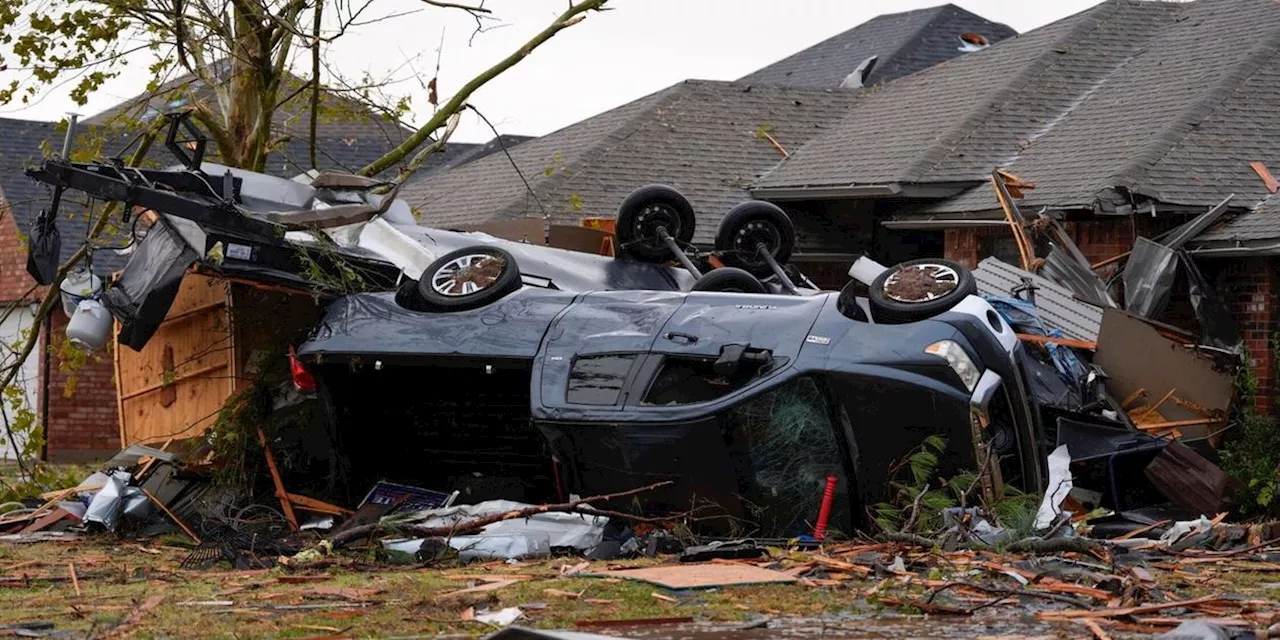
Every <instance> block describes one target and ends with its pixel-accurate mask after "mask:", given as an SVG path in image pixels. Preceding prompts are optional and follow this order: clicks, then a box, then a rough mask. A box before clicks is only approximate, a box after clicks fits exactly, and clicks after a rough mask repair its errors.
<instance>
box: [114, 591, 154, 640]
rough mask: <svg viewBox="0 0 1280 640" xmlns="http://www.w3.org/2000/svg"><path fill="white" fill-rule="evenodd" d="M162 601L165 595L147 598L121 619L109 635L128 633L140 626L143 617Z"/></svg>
mask: <svg viewBox="0 0 1280 640" xmlns="http://www.w3.org/2000/svg"><path fill="white" fill-rule="evenodd" d="M162 602H164V596H151V597H150V598H147V599H146V600H145V601H143V603H142V604H140V605H138V606H137V607H135V608H134V609H133V611H131V612H129V615H127V616H125V618H124V620H121V621H120V624H118V625H116V626H115V628H114V629H112V630H111V631H110V632H109V633H107V637H109V638H110V637H114V636H119V635H124V634H126V633H128V632H129V631H131V630H132V629H133V628H134V627H136V626H138V623H139V622H142V619H143V618H144V617H146V615H147V612H149V611H151V610H152V609H155V608H156V607H158V606H160V603H162Z"/></svg>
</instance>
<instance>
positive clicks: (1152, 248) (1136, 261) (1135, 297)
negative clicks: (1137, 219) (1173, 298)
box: [1124, 238, 1178, 318]
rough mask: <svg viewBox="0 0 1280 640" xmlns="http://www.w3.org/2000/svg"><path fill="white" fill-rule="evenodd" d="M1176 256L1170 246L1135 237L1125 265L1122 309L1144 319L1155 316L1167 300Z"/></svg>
mask: <svg viewBox="0 0 1280 640" xmlns="http://www.w3.org/2000/svg"><path fill="white" fill-rule="evenodd" d="M1177 272H1178V255H1177V253H1175V252H1174V250H1173V249H1170V248H1169V247H1166V246H1164V245H1162V244H1159V243H1157V242H1155V241H1153V240H1149V239H1147V238H1138V240H1137V242H1135V243H1134V245H1133V253H1132V254H1130V255H1129V263H1128V264H1126V265H1125V267H1124V302H1125V305H1124V308H1125V310H1126V311H1128V312H1129V313H1133V314H1136V315H1139V316H1142V317H1144V318H1154V317H1156V316H1157V315H1158V314H1159V313H1160V312H1161V311H1162V310H1164V305H1165V304H1166V303H1167V302H1168V301H1169V292H1170V291H1171V290H1173V278H1174V276H1175V275H1177Z"/></svg>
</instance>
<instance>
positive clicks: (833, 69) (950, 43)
mask: <svg viewBox="0 0 1280 640" xmlns="http://www.w3.org/2000/svg"><path fill="white" fill-rule="evenodd" d="M966 34H972V35H970V36H969V39H970V40H974V39H977V40H980V41H986V42H987V43H989V44H990V43H995V42H999V41H1001V40H1004V39H1005V38H1010V37H1013V36H1016V35H1018V32H1017V31H1014V30H1013V29H1012V28H1010V27H1008V26H1006V25H1003V24H1000V23H998V22H992V21H990V20H987V19H986V18H983V17H982V16H979V15H975V14H972V13H970V12H968V11H965V10H964V9H961V8H960V7H957V6H955V5H953V4H945V5H941V6H937V7H929V8H926V9H916V10H915V11H904V12H902V13H891V14H888V15H882V16H876V17H875V18H872V19H870V20H868V21H866V22H864V23H862V24H860V25H858V26H856V27H854V28H852V29H849V30H848V31H844V32H842V33H838V34H836V35H834V36H832V37H830V38H827V39H826V40H823V41H822V42H819V43H818V44H815V45H813V46H812V47H809V48H807V49H804V50H803V51H799V52H797V53H795V54H793V55H790V56H787V57H786V58H783V59H782V60H779V61H777V62H775V63H773V64H771V65H769V66H767V67H764V68H763V69H758V70H756V71H753V72H751V73H749V74H747V75H745V76H743V77H742V78H740V79H739V80H738V82H745V83H748V84H759V85H770V86H779V87H825V88H831V89H834V88H836V87H839V86H841V85H842V83H845V81H846V79H847V78H848V77H849V74H850V73H852V72H853V71H854V70H855V69H857V67H858V65H859V64H860V63H862V62H863V61H864V60H867V59H869V58H871V57H872V56H875V57H876V61H875V66H874V67H872V68H871V70H870V72H869V73H867V76H866V78H865V79H863V80H862V85H863V86H871V85H874V84H879V83H881V82H886V81H889V80H893V79H895V78H900V77H902V76H905V75H909V74H912V73H915V72H917V71H920V70H921V69H927V68H929V67H932V66H933V65H935V64H938V63H939V62H942V61H944V60H950V59H951V58H955V57H957V56H960V55H963V54H964V53H966V52H968V51H969V50H972V49H976V48H978V47H980V46H981V45H980V44H979V45H977V46H974V44H973V43H970V44H966V41H965V40H962V39H961V37H962V36H964V35H966ZM974 35H976V36H977V38H974V37H973V36H974Z"/></svg>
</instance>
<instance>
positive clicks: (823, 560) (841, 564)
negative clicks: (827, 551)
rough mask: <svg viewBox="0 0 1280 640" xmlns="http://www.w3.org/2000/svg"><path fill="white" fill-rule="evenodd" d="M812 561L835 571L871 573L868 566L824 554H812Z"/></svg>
mask: <svg viewBox="0 0 1280 640" xmlns="http://www.w3.org/2000/svg"><path fill="white" fill-rule="evenodd" d="M813 563H814V564H816V565H821V566H823V567H826V568H828V569H835V570H836V571H844V572H846V573H860V574H862V575H864V576H865V575H870V574H871V569H870V568H869V567H864V566H862V565H860V564H853V563H852V562H845V561H843V560H836V559H835V558H828V557H826V556H814V557H813Z"/></svg>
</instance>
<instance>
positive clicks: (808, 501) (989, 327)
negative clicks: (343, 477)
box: [298, 190, 1044, 537]
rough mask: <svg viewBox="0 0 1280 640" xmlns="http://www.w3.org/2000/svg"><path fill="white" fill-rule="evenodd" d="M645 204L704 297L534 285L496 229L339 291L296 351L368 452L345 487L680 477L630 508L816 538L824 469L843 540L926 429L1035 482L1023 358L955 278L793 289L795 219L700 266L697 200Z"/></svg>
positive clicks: (1012, 338)
mask: <svg viewBox="0 0 1280 640" xmlns="http://www.w3.org/2000/svg"><path fill="white" fill-rule="evenodd" d="M654 193H659V194H660V195H661V196H662V197H660V198H656V199H654V198H650V199H649V200H648V201H645V199H644V198H639V199H636V198H632V199H629V201H628V203H624V207H623V210H622V212H621V214H620V217H619V221H618V222H619V230H618V238H619V243H620V244H621V245H622V248H623V250H624V251H625V252H627V253H629V254H630V255H631V256H633V257H634V258H638V259H639V261H641V262H646V261H647V262H651V263H652V262H667V261H671V260H673V259H676V260H679V261H680V263H681V264H683V265H684V266H685V267H687V268H688V270H690V271H692V272H693V275H694V279H695V280H696V281H697V282H698V283H702V284H703V286H702V287H698V286H697V285H695V286H694V288H693V289H694V290H682V289H687V288H688V287H687V286H686V285H687V282H688V280H687V279H688V278H689V276H681V277H683V278H686V280H683V281H682V280H680V278H668V279H667V281H668V282H670V283H672V286H670V287H660V288H655V289H653V290H649V289H640V290H636V289H622V290H585V291H584V290H573V291H569V290H564V288H561V287H558V286H556V277H555V275H554V274H551V273H539V272H538V270H539V269H540V268H542V267H544V266H545V265H546V264H550V263H553V262H555V260H551V261H550V262H544V261H543V260H542V259H541V258H539V257H538V256H540V255H543V254H542V253H540V252H554V251H556V250H554V249H545V248H541V247H530V246H529V245H521V244H520V243H510V242H505V241H500V240H496V239H490V240H489V241H486V242H485V243H483V244H476V245H473V246H469V247H461V248H459V249H457V250H455V251H452V252H450V253H448V254H445V255H442V256H440V257H439V259H437V260H436V261H435V263H433V264H432V265H431V266H429V267H427V269H426V270H425V271H423V273H422V275H421V278H420V280H418V281H408V282H406V283H405V284H404V285H403V286H401V288H400V290H399V291H398V292H387V293H369V294H359V295H353V296H348V297H346V298H342V299H340V300H338V301H336V302H335V303H334V304H333V305H332V306H331V307H330V308H329V310H328V312H327V315H326V317H325V318H324V320H323V321H322V322H321V324H320V325H319V327H317V329H316V331H315V333H314V335H313V336H312V339H311V340H309V341H308V342H306V343H305V344H303V345H302V346H301V347H300V348H299V350H298V357H299V359H300V360H301V361H302V362H303V363H304V364H305V366H306V367H308V368H309V369H310V370H311V371H312V372H313V373H314V374H315V375H316V378H317V379H318V380H319V392H320V396H321V398H322V400H323V402H324V404H325V406H326V408H327V412H328V416H329V420H330V422H331V423H332V424H331V426H332V427H333V429H332V433H333V434H334V437H335V438H337V439H338V440H339V445H340V447H341V449H340V450H343V451H344V452H345V453H346V454H347V455H346V456H345V457H346V458H347V459H348V460H351V461H363V462H352V463H351V464H352V465H353V467H356V468H353V469H351V470H350V473H351V478H350V480H352V481H354V482H357V483H358V482H361V481H364V480H367V479H373V478H375V477H386V476H389V475H390V476H397V477H400V478H404V479H411V480H412V481H414V482H415V483H418V484H425V485H429V486H430V485H435V486H441V487H442V488H443V487H444V486H452V487H455V488H462V489H463V490H464V495H469V496H470V497H473V498H475V499H481V498H486V497H492V496H501V497H505V498H511V499H521V500H527V501H541V500H551V499H554V498H557V497H560V498H564V497H567V496H569V495H572V494H577V495H597V494H604V493H610V492H616V491H622V490H626V489H633V488H636V487H641V486H646V485H650V484H653V483H655V482H659V481H662V480H673V481H674V483H673V484H671V485H668V486H665V487H663V488H661V489H660V490H657V491H654V492H650V493H647V494H644V496H642V497H641V498H638V499H634V500H635V501H634V502H632V503H628V504H627V505H624V506H625V508H626V509H628V510H630V511H633V512H636V511H639V512H642V513H645V514H650V515H657V514H669V513H685V512H689V513H692V514H695V515H696V516H699V517H697V518H695V520H697V521H698V522H699V526H700V527H702V528H704V529H708V530H710V531H716V532H724V533H725V534H726V535H727V534H750V535H757V536H770V537H774V536H793V535H802V534H806V533H810V532H812V529H813V523H814V521H815V520H816V519H817V516H818V512H819V509H820V506H821V503H822V501H823V495H824V488H825V487H826V486H827V483H828V478H830V477H835V478H836V484H835V487H836V491H835V495H836V499H835V501H834V504H833V505H832V506H833V508H832V510H831V524H830V526H831V528H833V529H837V530H844V531H850V530H852V528H854V527H856V526H858V523H859V521H860V520H861V519H862V518H864V517H865V513H866V506H867V505H870V504H873V503H874V502H876V501H879V500H880V499H881V498H882V495H883V491H884V490H885V487H886V484H887V483H886V481H887V479H888V476H889V474H890V470H891V467H892V466H893V465H894V464H895V463H897V462H898V461H900V460H901V459H903V458H904V456H906V455H908V454H909V453H910V452H911V451H912V450H913V449H914V448H916V447H917V446H919V444H920V443H921V442H922V441H923V440H924V439H925V438H926V437H928V436H930V435H935V434H938V435H942V436H944V437H946V439H947V441H948V443H949V455H948V459H946V460H944V464H945V465H947V466H950V467H953V468H968V469H977V468H978V467H979V460H978V458H979V457H982V456H984V455H985V453H984V452H987V451H994V452H995V453H996V454H997V455H998V460H999V463H998V465H991V467H990V468H993V471H994V473H993V474H992V477H993V481H994V483H996V484H999V483H1001V482H1003V483H1009V484H1013V485H1016V486H1020V487H1024V488H1028V489H1034V488H1037V487H1039V486H1040V484H1041V481H1040V479H1041V474H1042V469H1041V466H1040V461H1041V460H1042V459H1043V453H1044V451H1042V448H1041V446H1040V444H1039V443H1040V442H1041V435H1042V434H1041V432H1040V426H1039V424H1038V418H1037V415H1038V414H1037V411H1036V410H1035V408H1034V407H1033V406H1032V400H1031V398H1029V397H1028V394H1027V392H1026V390H1025V389H1026V387H1025V385H1024V384H1023V381H1022V374H1021V370H1020V366H1019V357H1020V352H1021V347H1020V346H1019V342H1018V339H1017V336H1016V335H1015V334H1014V332H1013V330H1012V329H1011V328H1010V327H1009V325H1008V324H1007V323H1006V322H1005V321H1004V320H1003V319H1002V318H1001V316H1000V315H999V314H998V313H996V311H995V310H994V309H993V308H992V307H991V306H990V305H989V304H988V303H987V302H986V301H984V300H983V299H982V298H980V297H978V296H977V295H975V292H976V291H975V286H974V282H973V278H972V276H971V275H970V274H969V273H968V272H967V271H966V270H965V269H964V268H963V267H961V266H960V265H958V264H955V263H952V262H948V261H946V260H933V259H926V260H916V261H912V262H909V263H905V264H903V265H898V266H896V267H893V268H889V269H886V270H884V271H883V272H881V273H880V274H879V275H878V276H877V277H875V278H874V280H873V281H869V282H868V285H869V294H868V295H867V296H866V297H858V296H855V295H853V290H854V289H853V287H846V289H845V291H843V292H823V291H818V290H816V289H814V288H811V287H809V286H803V285H796V284H795V283H794V280H795V279H796V278H794V277H791V275H789V274H792V275H793V271H788V269H787V268H784V265H781V264H779V263H780V262H782V261H784V260H785V254H787V253H789V249H790V248H789V245H788V244H787V243H789V242H790V241H791V238H793V237H794V234H791V235H790V236H788V233H790V223H789V221H785V220H783V219H780V218H778V216H779V215H780V214H781V212H780V210H776V207H772V205H766V204H765V203H751V206H749V207H743V208H742V210H744V211H748V212H750V214H751V215H737V216H736V217H735V216H730V218H732V220H730V223H731V224H732V225H737V227H738V228H736V229H729V230H727V231H726V230H725V229H722V230H721V231H722V233H721V234H718V236H723V237H725V238H728V240H726V241H725V242H724V243H721V242H718V243H717V247H718V249H721V252H720V253H721V256H722V257H725V256H732V255H733V254H732V252H733V251H734V250H735V249H734V246H735V245H733V241H735V240H736V241H738V244H737V245H736V247H737V248H736V250H738V251H740V252H741V253H739V255H737V259H736V260H733V259H732V258H730V259H728V260H721V261H720V262H721V263H725V264H737V265H738V267H721V268H722V269H724V268H731V269H734V271H733V272H732V273H731V274H730V275H724V274H725V272H721V271H720V270H719V269H715V270H710V271H708V273H706V274H703V273H701V272H700V271H701V269H702V268H703V267H705V265H706V263H705V262H701V261H700V260H698V259H691V258H696V256H691V255H690V254H691V253H692V252H693V250H692V249H691V248H690V247H689V246H688V238H689V237H691V236H692V219H691V216H684V215H682V213H683V212H684V210H685V208H687V202H685V201H683V199H677V198H675V197H674V196H672V194H671V193H670V192H669V191H659V192H655V191H653V190H650V191H649V192H648V194H649V195H650V196H652V195H653V194H654ZM775 210H776V211H775ZM783 217H784V218H785V216H783ZM637 218H639V220H637ZM646 221H647V222H646ZM682 225H683V226H682ZM770 225H772V226H773V227H774V228H772V229H770V228H769V227H770ZM672 226H675V227H676V229H674V231H675V232H676V233H672V231H673V230H672V229H671V228H670V227H672ZM743 227H745V229H746V231H743ZM744 239H745V244H744V243H743V240H744ZM637 244H638V246H639V247H640V250H639V251H635V250H631V251H627V249H628V247H629V246H630V247H632V248H634V247H636V246H637ZM721 244H723V245H724V246H720V245H721ZM562 253H563V252H562ZM547 255H550V254H547ZM779 258H782V260H779ZM584 260H585V258H584ZM588 262H589V261H588ZM613 262H619V263H620V262H623V261H622V260H615V261H613ZM584 264H586V263H584ZM646 266H652V267H655V268H657V267H658V265H656V264H649V265H646ZM739 267H741V268H739ZM594 268H603V269H606V270H607V269H608V268H610V267H598V265H596V263H590V264H588V265H587V266H586V267H584V269H586V270H588V271H589V270H590V269H594ZM661 269H664V270H669V268H668V267H661ZM674 271H680V270H678V269H676V270H674ZM713 274H717V275H716V277H715V278H710V277H709V276H711V275H713ZM578 275H581V274H578ZM756 275H763V276H765V279H764V280H758V279H757V278H756ZM744 276H746V277H744ZM708 280H714V282H715V284H713V285H707V284H706V282H707V281H708ZM681 282H684V283H685V284H684V285H682V284H679V283H681Z"/></svg>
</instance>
